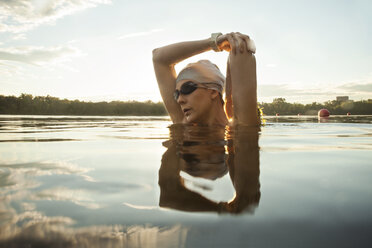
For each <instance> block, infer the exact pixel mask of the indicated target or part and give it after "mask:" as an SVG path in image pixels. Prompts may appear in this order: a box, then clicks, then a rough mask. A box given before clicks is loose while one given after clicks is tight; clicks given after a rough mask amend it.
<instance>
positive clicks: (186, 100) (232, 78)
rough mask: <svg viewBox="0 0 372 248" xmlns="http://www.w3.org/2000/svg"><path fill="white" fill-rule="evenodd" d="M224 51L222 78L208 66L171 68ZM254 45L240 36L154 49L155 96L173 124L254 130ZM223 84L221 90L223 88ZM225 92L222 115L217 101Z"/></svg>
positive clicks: (220, 36)
mask: <svg viewBox="0 0 372 248" xmlns="http://www.w3.org/2000/svg"><path fill="white" fill-rule="evenodd" d="M211 49H213V50H215V51H228V52H229V58H228V63H227V75H226V80H225V77H224V76H223V75H222V74H221V72H220V71H219V69H218V67H217V66H216V65H214V64H212V63H211V62H210V61H208V60H201V61H198V62H196V63H192V64H189V65H187V66H186V68H184V69H183V70H182V71H181V72H180V73H179V74H178V75H176V72H175V69H174V66H175V65H176V64H177V63H178V62H180V61H182V60H184V59H186V58H189V57H191V56H193V55H196V54H199V53H202V52H206V51H209V50H211ZM254 52H255V48H254V45H253V41H251V40H250V39H249V37H248V36H246V35H243V34H241V33H229V34H224V35H223V34H221V33H218V34H212V36H211V38H209V39H205V40H198V41H188V42H181V43H176V44H172V45H168V46H165V47H161V48H157V49H154V51H153V62H154V69H155V74H156V78H157V81H158V85H159V89H160V93H161V95H162V98H163V101H164V104H165V107H166V109H167V111H168V113H169V115H170V117H171V119H172V121H173V123H197V124H205V125H222V126H226V125H227V124H228V118H232V120H233V121H234V124H246V125H249V126H257V125H258V124H259V119H258V116H257V93H256V91H257V89H256V88H257V85H256V84H257V83H256V61H255V57H254V55H253V53H254ZM225 82H226V85H225ZM224 88H226V97H225V99H226V106H225V109H226V112H225V110H224V101H223V99H222V95H223V92H224Z"/></svg>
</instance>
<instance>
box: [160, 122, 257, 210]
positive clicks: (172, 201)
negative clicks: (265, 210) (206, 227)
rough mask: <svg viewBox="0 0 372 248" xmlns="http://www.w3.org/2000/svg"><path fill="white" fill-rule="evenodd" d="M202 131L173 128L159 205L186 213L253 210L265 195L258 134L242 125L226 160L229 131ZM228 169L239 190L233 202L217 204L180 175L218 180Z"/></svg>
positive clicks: (232, 140)
mask: <svg viewBox="0 0 372 248" xmlns="http://www.w3.org/2000/svg"><path fill="white" fill-rule="evenodd" d="M200 128H201V127H198V126H196V127H195V126H194V127H193V126H177V125H173V126H171V137H172V139H171V140H169V141H167V142H165V146H166V147H167V148H168V150H167V151H166V152H165V153H164V154H163V157H162V164H161V167H160V170H159V186H160V202H159V205H160V206H161V207H168V208H173V209H178V210H183V211H202V212H206V211H210V212H219V213H222V212H231V213H240V212H243V211H246V210H251V211H253V210H254V208H255V207H256V206H257V205H258V203H259V200H260V196H261V193H260V183H259V172H260V170H259V148H258V131H257V130H252V128H246V127H241V126H240V127H237V128H234V131H232V132H231V140H229V141H228V144H227V147H228V155H227V158H225V149H224V145H225V143H223V142H221V141H224V135H223V134H224V131H225V129H224V128H219V129H218V128H215V129H212V130H211V131H209V132H208V131H206V129H201V130H200ZM199 131H200V132H199ZM201 133H203V134H202V135H200V134H201ZM221 133H222V136H221V135H219V134H221ZM210 134H213V136H214V138H213V139H212V138H211V137H210V136H211V135H210ZM220 148H222V149H220ZM221 158H222V159H221ZM225 169H226V170H225ZM227 170H228V172H229V174H230V177H231V181H232V184H233V186H234V188H235V197H234V198H233V199H231V200H230V201H229V202H219V203H217V202H215V201H213V200H210V199H208V198H206V197H204V196H203V195H201V194H199V193H196V192H194V191H192V190H190V189H188V188H187V187H185V185H184V179H183V178H182V177H181V176H180V172H181V171H184V172H186V173H188V174H190V175H191V176H194V177H203V178H205V179H210V180H214V179H216V178H218V177H221V176H223V175H225V174H226V173H227Z"/></svg>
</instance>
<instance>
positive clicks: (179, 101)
mask: <svg viewBox="0 0 372 248" xmlns="http://www.w3.org/2000/svg"><path fill="white" fill-rule="evenodd" d="M177 102H178V104H184V103H185V102H186V98H185V96H184V95H183V94H180V95H179V96H178V99H177Z"/></svg>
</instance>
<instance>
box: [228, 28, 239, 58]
mask: <svg viewBox="0 0 372 248" xmlns="http://www.w3.org/2000/svg"><path fill="white" fill-rule="evenodd" d="M226 37H227V40H228V41H229V44H230V48H231V52H232V53H233V54H236V50H237V49H238V47H239V45H238V44H237V42H238V41H237V40H236V37H235V35H234V33H229V34H227V35H226Z"/></svg>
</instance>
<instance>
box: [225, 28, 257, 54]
mask: <svg viewBox="0 0 372 248" xmlns="http://www.w3.org/2000/svg"><path fill="white" fill-rule="evenodd" d="M231 34H232V36H233V39H234V40H235V41H236V44H237V47H239V51H240V52H241V53H243V52H245V51H247V52H250V53H255V52H256V46H255V44H254V42H253V40H251V39H250V38H249V36H248V35H245V34H241V33H239V32H236V33H231Z"/></svg>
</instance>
